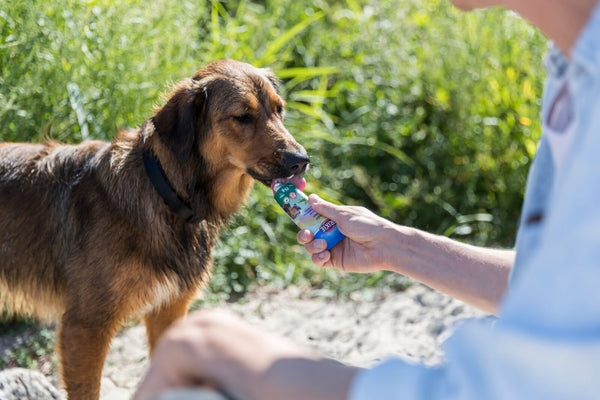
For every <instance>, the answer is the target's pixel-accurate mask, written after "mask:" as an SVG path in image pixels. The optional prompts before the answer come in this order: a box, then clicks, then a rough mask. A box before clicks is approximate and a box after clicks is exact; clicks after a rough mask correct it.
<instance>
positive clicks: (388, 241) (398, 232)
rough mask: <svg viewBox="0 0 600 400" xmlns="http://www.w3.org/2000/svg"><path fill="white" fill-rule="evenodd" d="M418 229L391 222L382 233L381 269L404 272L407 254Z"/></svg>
mask: <svg viewBox="0 0 600 400" xmlns="http://www.w3.org/2000/svg"><path fill="white" fill-rule="evenodd" d="M417 234H418V231H417V230H416V229H414V228H411V227H408V226H403V225H398V224H394V223H391V222H390V223H389V224H388V225H386V226H385V227H384V229H383V230H382V233H381V239H380V240H381V249H382V252H381V260H380V263H381V269H383V270H386V271H393V272H397V273H400V274H403V273H404V271H403V269H402V265H403V264H404V263H405V262H406V261H405V258H406V254H407V253H410V249H411V248H412V246H413V245H414V244H413V242H414V240H415V236H417Z"/></svg>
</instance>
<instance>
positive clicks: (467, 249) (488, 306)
mask: <svg viewBox="0 0 600 400" xmlns="http://www.w3.org/2000/svg"><path fill="white" fill-rule="evenodd" d="M392 229H393V232H388V234H386V235H385V237H386V239H385V240H387V242H388V243H386V245H385V249H387V250H386V254H385V255H384V258H385V260H386V261H385V264H386V267H385V269H389V270H392V271H395V272H398V273H401V274H404V275H407V276H409V277H411V278H413V279H415V280H418V281H420V282H422V283H424V284H426V285H427V286H430V287H432V288H434V289H436V290H439V291H442V292H444V293H447V294H448V295H450V296H452V297H455V298H457V299H460V300H463V301H465V302H467V303H469V304H471V305H474V306H475V307H478V308H480V309H482V310H484V311H487V312H490V313H496V312H497V308H498V305H499V302H500V300H501V299H502V297H503V295H504V293H505V292H506V290H507V288H508V278H509V275H510V271H511V268H512V265H513V262H514V251H512V250H500V249H490V248H483V247H477V246H472V245H468V244H465V243H461V242H458V241H455V240H452V239H449V238H447V237H444V236H438V235H433V234H430V233H427V232H423V231H420V230H417V229H414V228H409V227H405V226H399V225H396V226H395V227H394V228H392Z"/></svg>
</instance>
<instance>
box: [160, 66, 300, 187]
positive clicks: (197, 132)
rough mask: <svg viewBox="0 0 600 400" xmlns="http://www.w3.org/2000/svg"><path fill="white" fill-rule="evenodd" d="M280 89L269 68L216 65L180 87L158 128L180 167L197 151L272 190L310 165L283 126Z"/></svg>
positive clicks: (217, 165)
mask: <svg viewBox="0 0 600 400" xmlns="http://www.w3.org/2000/svg"><path fill="white" fill-rule="evenodd" d="M277 87H278V82H277V79H276V77H275V76H274V74H273V73H272V72H271V71H270V70H268V69H260V68H255V67H253V66H251V65H249V64H246V63H242V62H238V61H232V60H220V61H215V62H213V63H211V64H209V65H207V66H206V67H205V68H203V69H202V70H200V71H199V72H198V73H197V74H196V75H195V76H194V77H193V78H191V79H187V80H184V81H183V82H181V83H180V84H179V85H178V86H177V87H176V88H175V90H174V91H173V92H172V94H171V96H170V98H169V99H168V101H167V103H166V104H165V105H164V106H163V107H162V108H160V109H158V110H157V112H156V114H155V116H154V124H155V127H156V129H157V130H158V132H159V135H160V137H161V139H162V141H163V142H164V143H165V144H166V145H167V146H168V147H169V149H170V150H171V152H172V153H173V154H174V155H175V157H176V158H177V160H178V162H179V163H180V164H182V165H183V164H184V163H185V162H186V161H187V160H188V159H189V158H190V156H191V155H192V154H193V152H194V151H198V152H199V153H200V155H201V156H202V157H203V158H204V159H205V160H206V161H207V164H208V165H209V166H210V167H211V168H216V169H231V168H233V169H239V170H240V171H243V173H245V174H248V175H250V176H251V177H253V178H254V179H256V180H258V181H260V182H262V183H263V184H265V185H267V186H269V185H270V184H271V181H272V180H273V179H277V178H288V177H290V176H293V175H301V174H303V173H304V172H305V171H306V170H307V168H308V164H309V159H308V156H307V154H306V150H304V148H303V147H302V146H301V145H300V144H298V142H296V140H294V138H293V137H292V135H291V134H290V133H289V132H288V131H287V129H286V128H285V126H284V124H283V118H284V106H285V102H284V100H283V99H282V98H281V96H280V95H279V93H278V90H277Z"/></svg>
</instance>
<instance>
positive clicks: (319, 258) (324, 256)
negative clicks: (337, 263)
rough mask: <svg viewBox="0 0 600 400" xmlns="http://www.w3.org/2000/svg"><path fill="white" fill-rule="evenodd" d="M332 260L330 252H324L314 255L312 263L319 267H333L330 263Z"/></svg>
mask: <svg viewBox="0 0 600 400" xmlns="http://www.w3.org/2000/svg"><path fill="white" fill-rule="evenodd" d="M330 259H331V253H330V252H329V251H322V252H319V253H315V254H313V255H312V262H313V263H314V264H315V265H316V266H317V267H321V268H323V267H331V266H332V264H331V262H329V261H330Z"/></svg>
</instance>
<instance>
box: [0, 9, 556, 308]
mask: <svg viewBox="0 0 600 400" xmlns="http://www.w3.org/2000/svg"><path fill="white" fill-rule="evenodd" d="M546 47H547V44H546V39H545V38H544V37H543V36H542V35H540V34H539V33H538V32H537V31H536V30H534V29H533V28H532V27H531V26H530V25H528V24H527V23H526V22H524V21H523V20H521V19H520V18H519V17H518V16H516V15H514V14H512V13H508V12H505V11H502V10H489V11H484V12H480V11H478V12H472V13H461V12H459V11H457V10H455V9H454V8H452V6H451V5H450V2H449V1H448V0H404V1H386V0H345V1H343V0H337V1H324V0H308V1H300V0H277V1H275V0H262V1H260V0H255V1H250V0H231V1H220V2H219V1H207V0H194V1H185V0H183V1H176V2H174V1H166V0H154V1H142V0H137V1H136V0H134V1H115V0H62V1H61V2H55V1H47V0H44V1H37V0H12V1H11V0H0V141H32V142H37V141H43V140H45V139H47V138H54V139H55V140H60V141H66V142H78V141H81V140H85V139H88V138H99V139H105V140H110V139H111V138H112V137H113V136H114V135H115V132H116V128H117V127H128V126H129V127H131V126H139V125H140V124H141V123H142V122H143V121H144V120H145V119H146V118H148V117H149V116H151V114H152V110H153V106H154V105H158V104H160V103H161V101H162V100H161V93H164V92H165V91H166V90H167V89H168V87H169V84H171V83H174V82H176V81H178V80H180V79H182V78H185V77H189V76H191V75H193V74H194V73H195V72H196V71H197V70H198V69H200V68H201V67H202V66H203V65H204V64H206V63H208V62H210V61H212V60H215V59H219V58H234V59H239V60H242V61H246V62H249V63H252V64H254V65H256V66H261V67H265V66H268V67H271V68H272V69H273V70H274V71H275V72H276V73H277V74H278V75H279V76H280V77H281V79H282V81H283V95H284V97H285V98H286V99H287V100H288V114H287V115H288V117H287V126H288V128H289V130H290V131H291V132H292V133H293V134H294V135H295V136H296V138H297V139H298V140H299V141H300V142H301V143H303V144H304V146H305V147H306V148H307V150H308V152H309V154H310V156H311V158H312V162H313V167H312V169H311V170H310V171H309V173H308V175H307V181H308V182H309V185H308V188H307V191H308V192H313V191H314V192H318V193H319V194H321V195H322V196H323V197H325V198H328V199H329V200H332V201H337V202H342V203H346V204H359V205H364V206H366V207H368V208H370V209H372V210H373V211H375V212H376V213H378V214H380V215H383V216H385V217H387V218H390V219H392V220H394V221H396V222H398V223H402V224H407V225H411V226H416V227H419V228H423V229H426V230H428V231H431V232H435V233H439V234H445V235H449V236H452V237H454V238H459V239H461V240H466V241H469V242H472V243H476V244H481V245H493V246H504V247H510V246H512V244H513V241H514V236H515V232H516V227H517V220H518V216H519V212H520V205H521V199H522V194H523V186H524V183H525V178H526V172H527V167H528V165H529V163H530V160H531V158H532V156H533V154H534V152H535V148H536V140H537V138H538V136H539V133H540V128H539V124H538V120H537V114H538V111H539V102H538V100H537V99H538V98H539V97H540V93H541V85H542V80H543V75H544V74H543V71H542V68H541V58H542V56H543V53H544V52H545V51H546ZM295 234H296V229H295V227H294V226H293V224H292V223H291V221H289V220H288V219H287V217H286V216H285V215H284V214H283V212H282V211H280V210H279V209H278V207H277V206H276V205H275V204H274V202H273V201H272V198H271V196H270V190H267V189H266V188H264V187H262V186H259V185H257V186H256V187H255V189H254V191H253V194H252V196H251V198H250V201H249V203H248V205H247V206H246V207H245V208H244V209H243V210H242V212H241V213H240V214H239V215H238V216H236V217H235V218H234V220H233V221H232V224H231V226H230V228H229V229H227V230H226V231H225V232H224V233H223V237H222V240H221V242H220V244H219V246H218V249H217V251H216V262H215V265H216V269H215V276H214V279H213V280H212V284H211V285H212V286H211V289H212V293H213V294H216V295H218V296H223V297H228V296H230V295H232V294H233V295H239V294H243V293H244V291H245V290H247V289H248V288H249V287H251V286H252V285H253V284H261V285H263V284H270V285H286V284H290V283H293V284H300V285H312V286H313V287H314V288H318V289H323V290H324V292H330V293H343V292H345V291H352V290H357V289H358V288H359V287H362V286H372V285H375V284H376V283H377V282H379V281H381V280H383V282H380V284H385V285H393V286H399V287H402V286H403V285H404V284H405V281H404V280H402V279H401V278H398V277H392V276H390V275H386V274H375V275H369V276H358V275H345V276H342V275H340V274H337V273H336V272H335V271H318V270H317V269H316V268H314V267H313V266H312V264H311V263H310V259H309V257H308V256H307V255H306V254H305V253H304V251H303V249H302V248H301V247H300V246H298V245H297V244H296V241H295Z"/></svg>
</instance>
